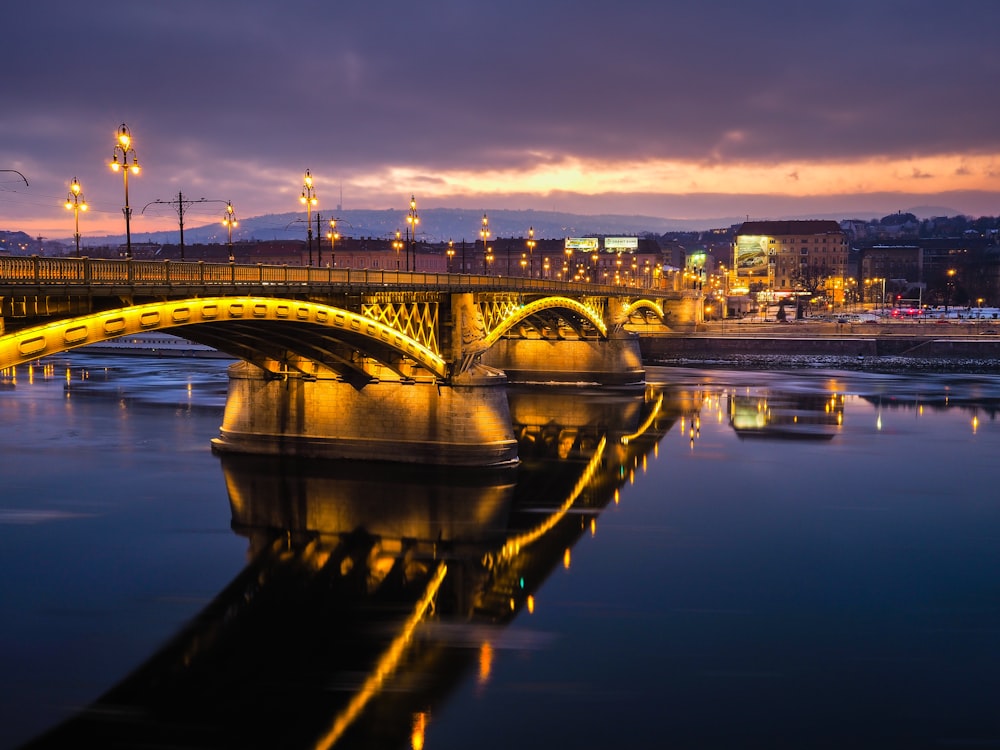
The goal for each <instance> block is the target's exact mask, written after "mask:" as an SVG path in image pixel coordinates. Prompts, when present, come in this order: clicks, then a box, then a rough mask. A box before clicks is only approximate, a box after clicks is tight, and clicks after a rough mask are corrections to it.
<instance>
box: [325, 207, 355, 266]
mask: <svg viewBox="0 0 1000 750" xmlns="http://www.w3.org/2000/svg"><path fill="white" fill-rule="evenodd" d="M348 226H350V222H348ZM326 238H327V239H328V240H330V268H336V267H337V247H336V242H337V240H339V239H340V235H339V234H338V233H337V220H336V219H330V229H329V231H327V233H326Z"/></svg>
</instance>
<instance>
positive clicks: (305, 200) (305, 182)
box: [299, 169, 319, 266]
mask: <svg viewBox="0 0 1000 750" xmlns="http://www.w3.org/2000/svg"><path fill="white" fill-rule="evenodd" d="M299 202H300V203H301V204H302V205H304V206H305V207H306V238H307V242H308V247H309V265H310V266H311V265H312V264H313V230H312V207H313V206H315V205H316V204H317V203H319V200H318V199H317V198H316V189H315V188H314V187H313V178H312V174H311V173H310V172H309V170H308V169H307V170H306V173H305V175H304V176H303V178H302V195H301V196H300V197H299ZM316 239H317V241H318V240H319V237H317V238H316Z"/></svg>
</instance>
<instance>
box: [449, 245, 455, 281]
mask: <svg viewBox="0 0 1000 750" xmlns="http://www.w3.org/2000/svg"><path fill="white" fill-rule="evenodd" d="M454 257H455V242H454V240H448V273H451V261H452V258H454Z"/></svg>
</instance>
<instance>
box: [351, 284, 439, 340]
mask: <svg viewBox="0 0 1000 750" xmlns="http://www.w3.org/2000/svg"><path fill="white" fill-rule="evenodd" d="M421 297H428V298H426V299H421ZM414 298H416V299H414ZM439 306H440V305H439V303H438V295H436V294H435V295H429V296H428V295H422V294H415V293H412V292H411V293H408V294H406V295H403V294H377V295H371V296H368V297H366V298H365V301H364V302H362V303H361V314H362V315H364V316H365V317H366V318H371V319H372V320H377V321H378V322H379V323H382V324H383V325H385V326H387V327H389V328H391V329H393V330H394V331H399V332H400V333H402V334H403V335H404V336H407V337H409V338H410V339H412V340H414V341H417V342H419V343H420V344H421V345H423V346H424V347H426V348H427V349H429V350H430V351H432V352H435V353H437V354H440V353H441V347H440V343H439V341H438V308H439Z"/></svg>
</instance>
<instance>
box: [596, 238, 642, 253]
mask: <svg viewBox="0 0 1000 750" xmlns="http://www.w3.org/2000/svg"><path fill="white" fill-rule="evenodd" d="M638 249H639V238H638V237H605V238H604V250H605V252H609V253H634V252H635V251H636V250H638Z"/></svg>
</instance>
